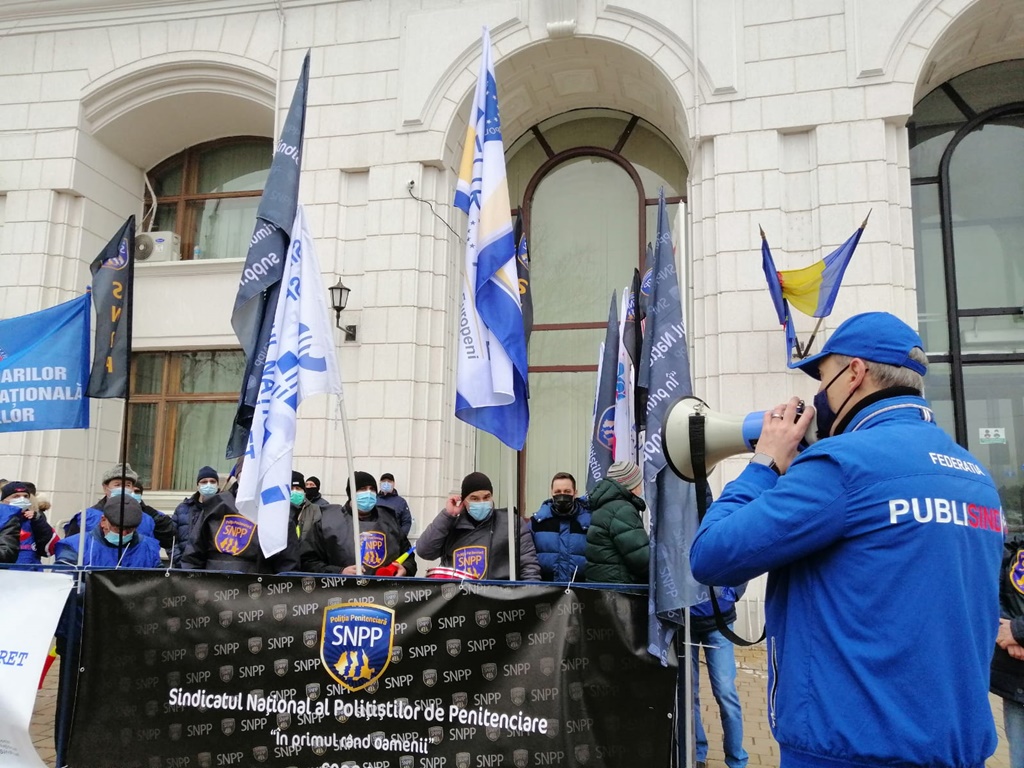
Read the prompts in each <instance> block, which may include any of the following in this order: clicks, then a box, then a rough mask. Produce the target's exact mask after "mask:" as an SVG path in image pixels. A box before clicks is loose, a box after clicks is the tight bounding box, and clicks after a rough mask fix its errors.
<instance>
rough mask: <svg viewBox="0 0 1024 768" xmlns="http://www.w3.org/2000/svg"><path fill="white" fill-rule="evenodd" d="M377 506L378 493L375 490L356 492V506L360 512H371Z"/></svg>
mask: <svg viewBox="0 0 1024 768" xmlns="http://www.w3.org/2000/svg"><path fill="white" fill-rule="evenodd" d="M375 506H377V494H376V493H374V492H373V491H359V492H357V493H356V507H357V508H358V509H359V511H360V512H369V511H370V510H371V509H373V508H374V507H375Z"/></svg>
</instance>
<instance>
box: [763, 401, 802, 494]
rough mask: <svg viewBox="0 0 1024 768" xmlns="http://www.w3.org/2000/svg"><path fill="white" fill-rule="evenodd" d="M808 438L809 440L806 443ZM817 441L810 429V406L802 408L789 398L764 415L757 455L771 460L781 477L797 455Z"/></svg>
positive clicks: (800, 404)
mask: <svg viewBox="0 0 1024 768" xmlns="http://www.w3.org/2000/svg"><path fill="white" fill-rule="evenodd" d="M808 435H811V436H812V437H811V438H810V439H808ZM815 439H817V430H815V429H814V406H813V405H812V406H810V407H806V406H805V405H804V401H803V400H801V399H800V398H798V397H791V398H789V402H788V403H781V404H779V405H777V406H775V407H774V408H772V409H771V410H770V411H765V413H764V417H763V419H762V424H761V436H760V437H759V438H758V439H757V452H758V453H764V454H767V455H768V456H771V457H772V458H773V459H775V466H776V467H778V470H779V474H780V475H781V474H784V473H785V471H786V470H787V469H789V465H790V464H792V463H793V459H795V458H796V455H797V453H799V452H800V451H802V450H803V449H804V448H806V447H807V446H808V445H810V444H811V443H812V442H814V440H815Z"/></svg>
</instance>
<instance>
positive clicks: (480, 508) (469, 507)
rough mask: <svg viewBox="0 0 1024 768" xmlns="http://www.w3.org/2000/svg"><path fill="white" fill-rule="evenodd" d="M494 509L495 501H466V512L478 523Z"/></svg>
mask: <svg viewBox="0 0 1024 768" xmlns="http://www.w3.org/2000/svg"><path fill="white" fill-rule="evenodd" d="M493 509H494V502H491V501H470V502H467V503H466V512H468V513H469V516H470V517H472V518H473V519H474V520H476V521H477V522H478V523H479V522H480V521H481V520H486V519H487V518H488V517H489V516H490V514H491V511H492V510H493Z"/></svg>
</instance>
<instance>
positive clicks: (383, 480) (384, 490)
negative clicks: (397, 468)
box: [377, 472, 412, 536]
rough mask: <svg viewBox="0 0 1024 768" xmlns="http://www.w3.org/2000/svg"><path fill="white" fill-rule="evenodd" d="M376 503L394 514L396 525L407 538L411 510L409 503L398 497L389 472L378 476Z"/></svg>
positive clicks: (392, 477)
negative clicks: (400, 527) (396, 519)
mask: <svg viewBox="0 0 1024 768" xmlns="http://www.w3.org/2000/svg"><path fill="white" fill-rule="evenodd" d="M377 503H378V504H381V505H383V506H385V507H388V508H389V509H390V510H391V511H392V512H394V513H395V517H396V518H398V524H399V525H400V526H402V533H403V534H404V535H405V536H408V535H409V531H410V530H411V529H412V510H411V509H409V502H407V501H406V500H405V499H403V498H402V497H401V496H399V495H398V490H397V489H396V488H395V476H394V475H393V474H391V473H390V472H385V473H384V474H383V475H381V476H380V491H378V492H377Z"/></svg>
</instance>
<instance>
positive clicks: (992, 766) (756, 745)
mask: <svg viewBox="0 0 1024 768" xmlns="http://www.w3.org/2000/svg"><path fill="white" fill-rule="evenodd" d="M59 664H60V662H59V661H57V662H56V663H55V664H54V665H53V667H52V668H51V669H50V672H49V674H47V676H46V685H45V686H44V687H43V690H41V691H40V692H39V694H38V696H37V697H36V708H35V712H34V713H33V716H32V741H33V743H34V744H35V745H36V750H37V751H38V752H39V756H40V757H41V758H42V759H43V760H44V761H45V762H46V764H47V765H48V766H50V768H53V767H54V763H55V759H56V754H55V752H54V750H53V717H54V709H55V707H56V703H57V679H58V677H59V676H60V675H59ZM736 665H737V667H738V674H737V687H738V688H739V693H740V700H741V702H742V703H743V722H744V736H743V743H744V745H745V746H746V748H747V752H749V753H750V765H751V766H773V767H774V768H777V767H778V765H779V747H778V744H776V743H775V740H774V739H772V735H771V731H770V730H769V729H768V712H767V705H766V703H765V687H766V683H767V679H768V673H767V666H766V660H765V651H764V646H763V645H761V646H757V647H754V648H738V649H737V650H736ZM700 689H701V692H702V694H704V695H702V696H701V718H702V720H703V723H704V728H705V730H706V731H707V734H708V743H709V744H710V747H709V750H708V768H725V762H724V756H723V754H722V748H721V745H722V725H721V721H720V720H719V718H718V705H717V704H716V703H715V698H714V696H712V695H711V684H710V683H709V681H708V677H707V668H706V667H705V666H704V664H703V663H702V664H701V681H700ZM990 699H991V700H992V713H993V715H994V716H995V721H996V730H997V731H998V733H999V749H997V750H996V753H995V755H993V756H992V757H991V758H990V759H989V761H988V762H987V763H986V766H987V768H1010V760H1009V755H1008V753H1007V748H1006V739H1005V736H1004V734H1003V708H1002V704H1001V702H1002V699H1000V698H999V697H998V696H991V697H990Z"/></svg>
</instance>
